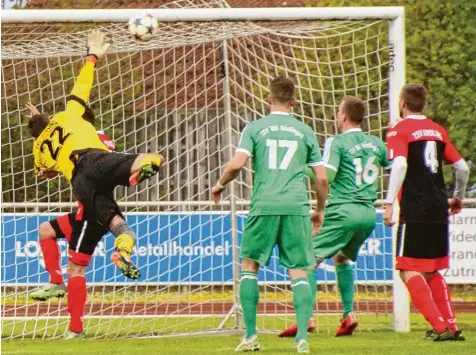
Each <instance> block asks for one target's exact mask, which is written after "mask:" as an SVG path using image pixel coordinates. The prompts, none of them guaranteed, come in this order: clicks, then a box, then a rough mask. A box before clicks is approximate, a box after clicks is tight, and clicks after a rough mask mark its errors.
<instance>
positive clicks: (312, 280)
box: [307, 269, 317, 318]
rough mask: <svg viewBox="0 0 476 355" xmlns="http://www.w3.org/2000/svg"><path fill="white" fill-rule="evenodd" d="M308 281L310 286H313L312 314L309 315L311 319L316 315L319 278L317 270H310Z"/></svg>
mask: <svg viewBox="0 0 476 355" xmlns="http://www.w3.org/2000/svg"><path fill="white" fill-rule="evenodd" d="M307 280H308V281H309V286H311V312H310V313H309V314H310V316H309V318H312V316H313V315H314V304H315V303H316V295H317V277H316V270H315V269H310V270H309V271H308V274H307Z"/></svg>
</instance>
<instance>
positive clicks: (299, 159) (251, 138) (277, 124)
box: [237, 112, 323, 216]
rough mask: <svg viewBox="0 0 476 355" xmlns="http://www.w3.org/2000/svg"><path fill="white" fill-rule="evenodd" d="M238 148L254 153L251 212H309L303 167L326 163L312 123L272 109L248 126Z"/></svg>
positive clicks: (280, 213) (278, 213) (270, 213)
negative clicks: (323, 160) (309, 123)
mask: <svg viewBox="0 0 476 355" xmlns="http://www.w3.org/2000/svg"><path fill="white" fill-rule="evenodd" d="M237 151H238V152H243V153H246V154H248V155H250V156H253V170H254V176H253V196H252V199H251V208H250V215H251V216H257V215H298V216H306V215H309V209H310V205H309V197H308V194H307V190H306V184H305V180H304V168H305V167H306V166H317V165H322V164H323V163H322V157H321V153H320V151H319V145H318V143H317V137H316V135H315V133H314V132H313V130H312V129H311V127H309V126H308V125H306V124H305V123H303V122H301V121H299V120H297V119H296V118H294V117H293V116H292V115H291V114H287V113H282V112H271V113H270V114H269V115H268V116H265V117H263V118H261V119H259V120H257V121H254V122H251V123H249V124H248V125H247V126H246V127H245V129H244V131H243V133H242V135H241V139H240V143H239V145H238V149H237Z"/></svg>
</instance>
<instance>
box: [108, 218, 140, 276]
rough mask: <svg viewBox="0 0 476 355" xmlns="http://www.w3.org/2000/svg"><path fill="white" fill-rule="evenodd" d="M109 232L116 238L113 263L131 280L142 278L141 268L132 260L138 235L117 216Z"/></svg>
mask: <svg viewBox="0 0 476 355" xmlns="http://www.w3.org/2000/svg"><path fill="white" fill-rule="evenodd" d="M109 230H110V231H111V233H112V234H113V235H114V236H115V237H116V240H115V241H114V248H115V249H116V251H115V252H114V253H113V254H112V256H111V260H112V262H113V263H114V264H115V265H116V266H117V267H118V268H119V269H120V270H121V271H122V273H123V274H124V275H125V276H126V277H128V278H130V279H138V278H139V277H140V270H139V268H138V267H137V266H136V265H134V263H133V262H132V260H131V253H132V248H134V245H135V244H136V240H137V237H136V234H135V233H134V231H133V230H132V229H131V227H130V226H129V225H128V224H127V223H126V221H125V220H124V218H123V217H122V216H120V215H115V216H114V217H113V218H112V220H111V222H110V224H109Z"/></svg>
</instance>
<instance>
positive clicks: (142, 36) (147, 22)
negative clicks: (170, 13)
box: [129, 14, 159, 41]
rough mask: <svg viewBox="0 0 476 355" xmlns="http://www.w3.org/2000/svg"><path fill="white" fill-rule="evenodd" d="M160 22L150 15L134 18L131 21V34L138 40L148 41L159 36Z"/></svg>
mask: <svg viewBox="0 0 476 355" xmlns="http://www.w3.org/2000/svg"><path fill="white" fill-rule="evenodd" d="M158 28H159V22H158V21H157V19H156V18H155V17H154V16H152V15H149V14H146V15H144V16H139V17H132V18H131V19H130V20H129V32H130V33H131V35H133V36H134V37H135V38H136V39H139V40H141V41H148V40H150V39H151V38H152V37H154V36H155V35H156V34H157V29H158Z"/></svg>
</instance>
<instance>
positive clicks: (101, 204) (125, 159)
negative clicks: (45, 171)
mask: <svg viewBox="0 0 476 355" xmlns="http://www.w3.org/2000/svg"><path fill="white" fill-rule="evenodd" d="M137 157H138V154H126V153H116V152H105V151H101V150H91V151H88V152H86V153H83V154H82V155H81V157H80V158H79V160H78V162H77V164H76V167H75V169H74V172H73V178H72V180H71V184H72V186H73V191H74V194H75V195H76V198H77V199H78V201H79V202H80V203H81V205H82V208H83V211H82V216H81V219H84V220H87V221H98V222H99V223H100V224H101V225H103V226H105V227H106V228H107V227H108V226H109V222H110V221H111V219H112V217H114V216H115V215H117V214H119V215H121V211H120V209H119V206H118V205H117V203H116V201H115V200H114V189H115V188H116V187H117V186H119V185H122V186H129V177H130V175H131V168H132V165H133V164H134V161H135V160H136V158H137Z"/></svg>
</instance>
